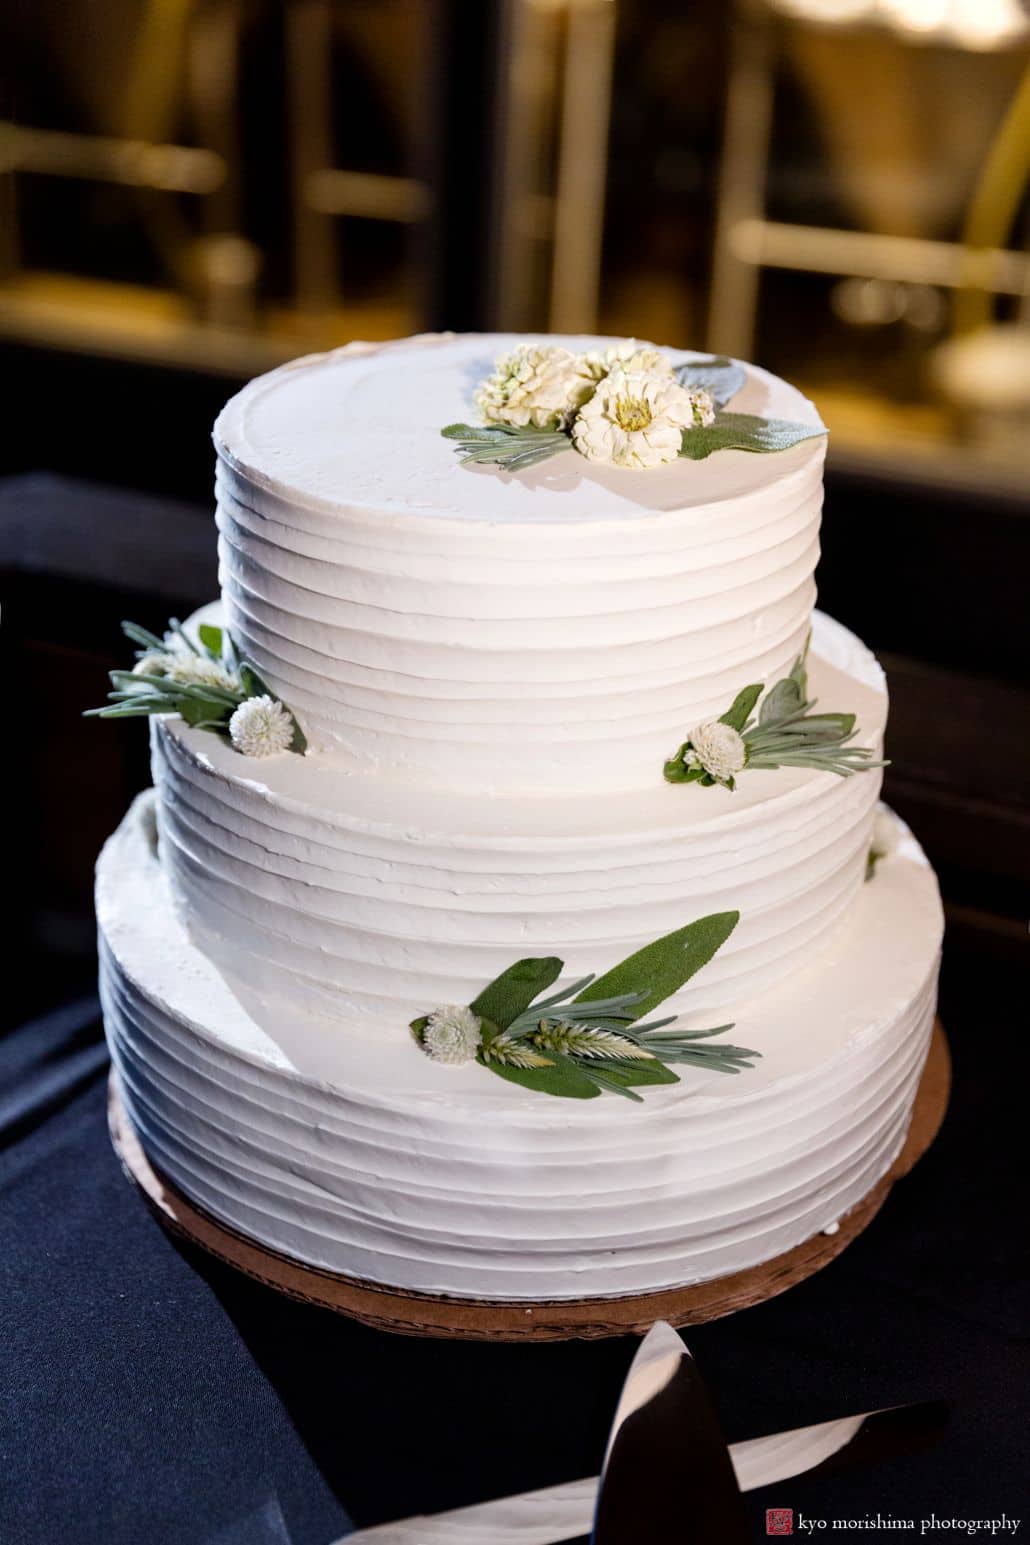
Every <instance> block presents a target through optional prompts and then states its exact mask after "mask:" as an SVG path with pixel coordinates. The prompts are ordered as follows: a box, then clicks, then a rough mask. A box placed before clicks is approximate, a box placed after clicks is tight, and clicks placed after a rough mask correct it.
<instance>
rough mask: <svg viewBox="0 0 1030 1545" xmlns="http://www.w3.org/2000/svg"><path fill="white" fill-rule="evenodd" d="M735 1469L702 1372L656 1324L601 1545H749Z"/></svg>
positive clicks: (603, 1499) (604, 1488)
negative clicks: (629, 1543)
mask: <svg viewBox="0 0 1030 1545" xmlns="http://www.w3.org/2000/svg"><path fill="white" fill-rule="evenodd" d="M750 1538H751V1530H750V1528H749V1525H748V1518H747V1514H746V1512H745V1510H744V1500H743V1497H742V1496H741V1491H740V1486H739V1485H738V1483H737V1477H736V1474H735V1472H734V1469H733V1461H732V1460H731V1458H730V1451H729V1448H728V1447H727V1445H726V1439H725V1438H724V1437H723V1435H722V1430H721V1428H720V1426H719V1421H718V1418H717V1416H716V1414H715V1409H714V1407H713V1405H712V1401H711V1397H710V1396H709V1393H708V1390H707V1388H706V1387H705V1383H704V1380H703V1379H702V1378H701V1375H700V1373H698V1370H697V1364H696V1363H695V1362H694V1359H693V1358H692V1357H691V1355H690V1353H689V1352H688V1351H687V1348H686V1347H685V1346H684V1345H683V1342H682V1341H681V1340H680V1338H679V1336H678V1335H677V1334H676V1332H675V1331H674V1330H673V1328H672V1326H671V1325H667V1324H666V1323H665V1321H664V1320H659V1321H658V1322H657V1323H656V1324H655V1325H652V1327H651V1329H650V1330H649V1331H648V1333H647V1335H646V1336H645V1337H644V1339H643V1341H642V1342H641V1343H640V1346H639V1347H638V1348H637V1353H636V1356H635V1357H634V1359H633V1362H632V1364H631V1365H630V1370H629V1373H628V1374H627V1375H626V1382H625V1384H624V1385H623V1386H622V1394H621V1396H620V1398H619V1404H618V1406H617V1407H616V1410H615V1420H614V1421H613V1423H612V1431H611V1436H610V1438H609V1439H608V1450H607V1452H606V1454H605V1456H604V1465H603V1467H602V1469H601V1482H600V1485H599V1487H598V1490H597V1505H596V1509H595V1513H594V1529H593V1534H592V1535H591V1545H626V1541H627V1540H632V1541H633V1542H634V1545H669V1541H671V1540H676V1541H677V1542H681V1545H748V1542H749V1540H750Z"/></svg>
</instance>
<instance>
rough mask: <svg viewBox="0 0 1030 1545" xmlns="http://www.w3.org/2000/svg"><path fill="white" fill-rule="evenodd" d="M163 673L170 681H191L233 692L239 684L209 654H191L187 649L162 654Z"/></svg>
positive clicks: (199, 684)
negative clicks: (163, 661) (163, 662)
mask: <svg viewBox="0 0 1030 1545" xmlns="http://www.w3.org/2000/svg"><path fill="white" fill-rule="evenodd" d="M164 660H165V665H164V674H165V675H166V676H167V677H168V678H169V680H171V681H179V682H184V683H187V684H188V683H190V682H193V683H195V684H196V685H197V686H203V687H224V688H225V689H226V691H228V692H234V691H235V690H236V688H237V687H238V686H239V683H238V682H237V680H236V678H235V676H233V675H232V673H231V672H230V671H227V670H226V668H225V666H224V665H222V664H221V663H220V662H219V661H218V660H212V659H211V658H210V656H209V655H203V654H191V653H190V651H189V650H185V649H184V650H183V651H182V652H181V653H175V654H171V655H165V656H164Z"/></svg>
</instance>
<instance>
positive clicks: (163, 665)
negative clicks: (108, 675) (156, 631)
mask: <svg viewBox="0 0 1030 1545" xmlns="http://www.w3.org/2000/svg"><path fill="white" fill-rule="evenodd" d="M170 663H171V662H170V661H169V658H168V656H167V655H166V654H158V652H157V650H156V649H151V650H150V651H149V652H148V653H147V654H142V655H140V657H139V659H138V660H137V661H136V664H135V665H134V666H133V667H132V674H133V675H134V676H164V675H166V674H167V672H168V666H169V664H170Z"/></svg>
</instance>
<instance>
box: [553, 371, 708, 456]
mask: <svg viewBox="0 0 1030 1545" xmlns="http://www.w3.org/2000/svg"><path fill="white" fill-rule="evenodd" d="M693 422H694V404H693V402H692V400H691V394H690V392H688V391H685V390H684V388H683V387H682V386H680V384H679V382H678V381H677V380H676V379H675V377H673V376H671V375H662V374H660V373H658V372H656V371H644V370H629V371H627V370H623V369H622V367H621V366H619V365H617V366H616V367H615V369H614V370H613V371H612V372H611V373H610V375H607V376H606V377H605V379H604V380H603V381H602V382H601V383H600V384H599V385H598V388H597V391H596V392H595V393H594V395H593V397H591V399H590V401H589V402H586V403H584V404H583V406H582V407H581V408H580V410H579V413H578V415H577V417H576V421H575V423H574V424H573V426H572V438H573V440H574V442H575V446H576V449H577V451H579V452H580V453H581V454H582V455H583V456H585V457H586V458H587V460H588V461H597V462H602V463H604V464H605V465H607V466H610V467H660V466H662V465H663V464H664V463H666V462H670V461H675V460H676V458H677V456H678V455H679V453H680V447H681V445H682V443H683V431H684V429H687V428H689V426H690V425H692V424H693Z"/></svg>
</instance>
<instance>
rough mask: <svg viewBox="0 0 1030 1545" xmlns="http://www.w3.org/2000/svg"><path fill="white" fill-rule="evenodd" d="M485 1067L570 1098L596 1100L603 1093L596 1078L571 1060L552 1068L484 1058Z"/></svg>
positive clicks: (526, 1086)
mask: <svg viewBox="0 0 1030 1545" xmlns="http://www.w3.org/2000/svg"><path fill="white" fill-rule="evenodd" d="M482 1065H483V1067H486V1068H489V1069H490V1072H491V1073H496V1074H497V1076H498V1078H506V1079H507V1080H508V1082H509V1083H510V1084H521V1085H522V1087H523V1088H524V1089H533V1090H535V1091H536V1092H537V1093H538V1094H557V1095H562V1096H563V1097H564V1098H565V1099H567V1100H595V1099H596V1098H597V1096H598V1095H599V1094H600V1093H601V1090H600V1088H599V1086H598V1085H597V1084H596V1083H595V1082H594V1080H593V1079H592V1078H588V1077H587V1075H586V1074H585V1073H583V1072H581V1071H580V1069H579V1068H577V1067H576V1066H575V1065H574V1064H573V1063H571V1062H555V1064H554V1066H553V1067H549V1068H512V1067H507V1066H505V1064H504V1063H501V1062H493V1061H484V1062H483V1064H482Z"/></svg>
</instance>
